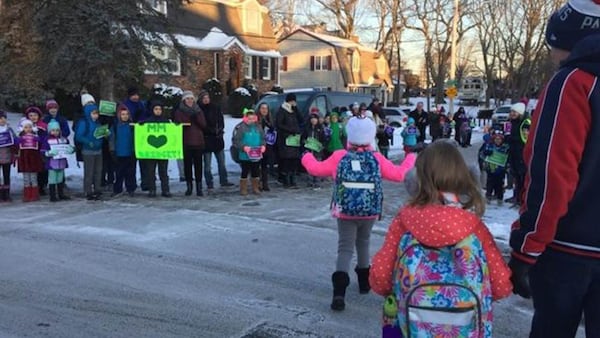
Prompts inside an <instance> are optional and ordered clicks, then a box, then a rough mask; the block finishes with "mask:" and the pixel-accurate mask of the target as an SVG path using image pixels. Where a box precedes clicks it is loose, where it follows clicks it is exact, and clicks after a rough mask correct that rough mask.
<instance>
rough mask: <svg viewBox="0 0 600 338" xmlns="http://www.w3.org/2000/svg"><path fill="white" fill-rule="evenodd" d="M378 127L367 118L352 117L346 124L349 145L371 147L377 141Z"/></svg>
mask: <svg viewBox="0 0 600 338" xmlns="http://www.w3.org/2000/svg"><path fill="white" fill-rule="evenodd" d="M376 129H377V127H376V126H375V122H373V120H371V119H367V118H359V117H351V118H350V119H349V120H348V123H347V124H346V134H347V135H348V143H350V144H353V145H358V146H361V145H369V144H371V143H372V142H373V140H375V133H376V131H377V130H376Z"/></svg>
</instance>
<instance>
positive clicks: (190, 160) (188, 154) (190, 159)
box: [173, 91, 206, 196]
mask: <svg viewBox="0 0 600 338" xmlns="http://www.w3.org/2000/svg"><path fill="white" fill-rule="evenodd" d="M173 121H174V122H176V123H186V124H189V125H185V126H184V127H183V165H184V169H185V183H186V185H187V189H186V190H185V195H186V196H190V195H191V194H192V180H193V179H195V180H196V195H197V196H202V161H203V159H202V153H203V152H204V146H205V143H204V131H203V130H204V129H205V128H206V119H205V118H204V112H203V111H202V109H200V107H199V106H198V104H196V97H194V93H192V92H191V91H185V92H183V95H182V96H181V103H180V104H179V106H178V107H177V110H175V113H174V114H173ZM192 167H193V175H194V176H193V179H192Z"/></svg>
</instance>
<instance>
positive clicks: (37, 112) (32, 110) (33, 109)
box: [25, 106, 44, 118]
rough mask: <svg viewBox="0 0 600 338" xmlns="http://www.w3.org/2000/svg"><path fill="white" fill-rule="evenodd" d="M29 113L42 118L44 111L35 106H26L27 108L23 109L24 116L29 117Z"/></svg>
mask: <svg viewBox="0 0 600 338" xmlns="http://www.w3.org/2000/svg"><path fill="white" fill-rule="evenodd" d="M30 113H35V114H38V116H39V117H40V118H42V115H44V113H42V111H41V110H40V108H38V107H35V106H31V107H28V108H27V109H25V116H26V117H29V114H30Z"/></svg>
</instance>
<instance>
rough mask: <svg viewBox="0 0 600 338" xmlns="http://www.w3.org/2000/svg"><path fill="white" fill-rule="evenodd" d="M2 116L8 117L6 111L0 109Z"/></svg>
mask: <svg viewBox="0 0 600 338" xmlns="http://www.w3.org/2000/svg"><path fill="white" fill-rule="evenodd" d="M1 117H4V118H6V112H5V111H4V110H0V118H1Z"/></svg>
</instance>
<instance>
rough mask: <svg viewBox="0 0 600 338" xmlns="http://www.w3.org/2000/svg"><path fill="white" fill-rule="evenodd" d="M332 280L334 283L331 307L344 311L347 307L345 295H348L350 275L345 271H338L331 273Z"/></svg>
mask: <svg viewBox="0 0 600 338" xmlns="http://www.w3.org/2000/svg"><path fill="white" fill-rule="evenodd" d="M331 282H332V283H333V300H332V301H331V309H332V310H334V311H343V310H344V308H345V307H346V303H345V302H344V297H345V296H346V288H347V287H348V285H349V284H350V277H348V274H347V273H345V272H343V271H336V272H334V273H333V275H331Z"/></svg>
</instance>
